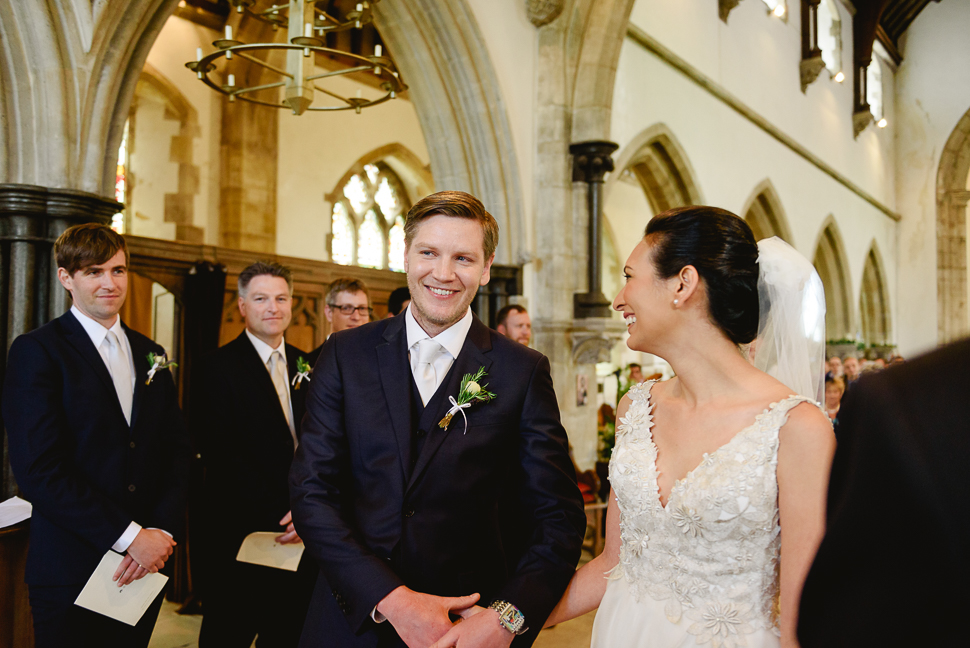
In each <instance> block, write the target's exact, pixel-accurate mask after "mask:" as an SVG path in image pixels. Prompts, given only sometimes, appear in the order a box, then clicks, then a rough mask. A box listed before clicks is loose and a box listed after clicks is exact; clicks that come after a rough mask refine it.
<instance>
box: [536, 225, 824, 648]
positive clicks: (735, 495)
mask: <svg viewBox="0 0 970 648" xmlns="http://www.w3.org/2000/svg"><path fill="white" fill-rule="evenodd" d="M624 273H625V276H626V285H625V286H624V287H623V289H622V290H621V291H620V293H619V294H618V295H617V296H616V299H615V300H614V302H613V306H614V308H615V309H616V310H618V311H621V312H622V313H623V316H624V318H625V320H626V322H627V325H628V327H629V331H630V338H629V341H628V344H629V346H630V348H631V349H634V350H637V351H643V352H646V353H652V354H654V355H657V356H660V357H662V358H664V359H665V360H667V361H668V362H669V363H670V364H671V366H672V367H673V369H674V371H675V372H676V377H675V378H673V379H671V380H669V381H667V382H659V383H658V382H655V381H649V382H646V383H643V384H641V385H638V386H636V387H634V388H633V389H631V390H630V392H629V393H628V394H627V395H626V396H625V397H624V398H623V400H622V401H621V403H620V405H619V410H618V419H617V420H618V425H617V435H616V448H615V450H614V452H613V457H612V460H611V462H610V484H611V486H612V490H611V493H610V499H609V508H608V510H607V540H606V549H605V551H604V552H603V553H602V554H601V555H600V556H598V557H596V558H595V559H593V560H592V561H590V562H589V563H587V564H586V565H585V566H583V567H582V568H581V569H580V570H579V571H577V572H576V575H575V576H574V577H573V579H572V581H571V582H570V585H569V588H568V589H567V591H566V593H565V595H564V596H563V599H562V600H561V601H560V603H559V604H558V606H557V607H556V609H555V610H554V611H553V613H552V615H551V616H550V618H549V620H548V621H547V623H546V625H554V624H556V623H561V622H562V621H565V620H567V619H570V618H573V617H575V616H578V615H580V614H584V613H586V612H588V611H590V610H593V609H595V608H597V607H598V608H599V611H598V612H597V615H596V620H595V622H594V626H593V646H594V647H606V646H609V647H610V648H632V647H642V648H672V647H674V646H693V645H703V646H712V647H713V648H721V647H725V648H733V647H735V646H749V647H752V648H769V647H772V648H774V647H777V646H785V647H786V648H788V647H794V646H797V640H796V638H795V627H796V622H797V619H796V618H795V617H796V614H797V610H798V600H799V594H800V592H801V587H802V583H803V581H804V579H805V575H806V573H807V571H808V568H809V565H810V564H811V561H812V557H813V556H814V554H815V550H816V548H817V546H818V543H819V541H820V540H821V537H822V533H823V529H824V521H825V492H826V482H827V476H828V468H829V464H830V462H831V458H832V454H833V452H834V449H835V437H834V435H833V433H832V426H831V425H830V424H829V422H828V420H827V419H826V417H825V415H824V414H823V413H822V411H821V410H820V409H819V408H818V406H817V403H816V401H817V399H818V395H819V390H820V386H821V384H822V382H821V381H822V362H823V360H824V339H825V337H824V315H825V308H824V295H823V293H822V290H821V284H820V282H819V281H818V276H817V274H815V272H814V270H813V269H812V267H811V265H810V264H809V263H808V261H807V260H805V259H804V257H802V256H801V255H799V254H798V253H797V252H796V251H795V250H794V249H792V248H790V247H789V246H788V245H787V244H785V243H783V242H781V241H780V240H778V239H768V240H766V241H762V242H761V244H760V245H759V244H756V243H755V240H754V236H753V234H752V233H751V229H750V228H749V227H748V225H747V224H745V222H744V221H743V220H742V219H740V218H738V217H737V216H735V215H734V214H731V213H730V212H727V211H724V210H721V209H716V208H712V207H698V206H694V207H685V208H679V209H674V210H670V211H667V212H664V213H662V214H659V215H658V216H656V217H654V218H653V219H652V220H651V221H650V222H649V224H648V225H647V228H646V232H645V235H644V238H643V240H642V241H640V243H639V244H638V245H637V247H636V248H635V249H634V250H633V253H632V254H631V255H630V258H629V260H628V261H627V264H626V267H625V269H624ZM756 337H757V342H756V343H755V344H754V345H752V346H756V347H757V353H756V354H755V362H754V363H752V362H749V360H748V358H747V355H746V353H747V347H748V345H749V344H750V343H752V341H753V340H755V338H756ZM759 367H760V368H759ZM765 368H767V369H768V371H767V372H766V371H764V369H765Z"/></svg>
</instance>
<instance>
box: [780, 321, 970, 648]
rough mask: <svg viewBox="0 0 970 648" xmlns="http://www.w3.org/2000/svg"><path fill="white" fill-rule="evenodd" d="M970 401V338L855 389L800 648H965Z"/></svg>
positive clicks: (842, 417) (844, 415)
mask: <svg viewBox="0 0 970 648" xmlns="http://www.w3.org/2000/svg"><path fill="white" fill-rule="evenodd" d="M967 394H970V340H965V341H962V342H958V343H955V344H952V345H950V346H947V347H944V348H942V349H939V350H937V351H935V352H933V353H930V354H928V355H926V356H923V357H922V358H919V359H916V360H912V361H909V362H906V363H905V364H901V365H894V366H892V367H890V368H888V369H886V370H885V371H881V372H879V373H875V374H872V375H869V376H864V377H863V378H860V379H859V381H858V382H857V383H856V384H855V385H854V386H853V388H852V389H851V390H849V391H848V392H846V395H845V399H844V401H843V404H842V407H841V409H840V411H839V421H840V427H839V447H838V450H836V453H835V459H834V462H833V465H832V475H831V479H830V482H829V502H828V525H827V530H826V533H825V538H824V539H823V540H822V544H821V546H820V547H819V550H818V553H817V554H816V557H815V562H814V563H813V564H812V567H811V570H810V571H809V574H808V578H807V579H806V581H805V587H804V589H803V591H802V601H801V610H800V613H799V621H798V639H799V641H800V642H801V645H802V648H823V647H824V648H838V647H841V646H845V647H849V646H851V647H852V648H859V647H866V646H873V647H876V646H878V647H879V648H888V647H892V646H900V647H902V646H906V647H909V646H957V645H965V644H966V641H967V633H966V630H965V628H964V625H963V622H962V621H963V614H964V613H965V611H966V609H967V606H968V605H970V594H968V593H967V592H968V591H967V583H968V582H970V553H968V551H970V470H968V467H970V400H968V399H967ZM783 532H784V531H783Z"/></svg>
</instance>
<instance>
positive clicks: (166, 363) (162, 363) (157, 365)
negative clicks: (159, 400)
mask: <svg viewBox="0 0 970 648" xmlns="http://www.w3.org/2000/svg"><path fill="white" fill-rule="evenodd" d="M148 364H149V365H151V369H149V370H148V380H146V381H145V384H146V385H150V384H152V378H154V377H155V372H156V371H161V370H162V369H171V368H173V367H177V366H178V363H177V362H172V361H170V360H166V359H165V354H164V353H163V354H161V355H155V354H154V353H149V354H148Z"/></svg>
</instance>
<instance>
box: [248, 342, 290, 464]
mask: <svg viewBox="0 0 970 648" xmlns="http://www.w3.org/2000/svg"><path fill="white" fill-rule="evenodd" d="M246 337H248V338H249V341H250V342H252V343H253V346H254V347H255V348H256V353H258V354H259V359H260V360H262V361H263V366H264V367H266V371H267V372H269V371H270V369H269V361H270V358H272V357H273V352H274V351H278V352H279V354H280V358H281V359H282V361H283V368H284V369H285V371H284V372H283V374H284V375H285V376H289V375H290V372H289V367H288V366H287V364H286V340H285V339H284V340H280V345H279V346H278V347H276V348H275V349H274V348H273V347H271V346H270V345H268V344H266V343H265V342H263V341H262V340H260V339H259V338H258V337H256V336H255V335H253V334H252V333H251V332H250V331H249V329H246ZM269 377H270V379H272V378H273V374H272V373H270V375H269ZM283 406H284V405H283V403H280V407H283ZM286 407H287V408H289V410H290V411H289V413H288V414H287V415H286V422H287V423H289V424H290V434H291V435H292V436H293V447H294V448H296V443H297V441H296V432H295V430H294V428H293V424H292V421H293V401H291V400H290V390H289V378H287V389H286Z"/></svg>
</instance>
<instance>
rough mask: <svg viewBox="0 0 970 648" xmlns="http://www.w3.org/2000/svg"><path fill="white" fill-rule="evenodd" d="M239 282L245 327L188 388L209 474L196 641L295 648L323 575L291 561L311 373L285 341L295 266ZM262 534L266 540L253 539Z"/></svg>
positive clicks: (248, 273)
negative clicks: (293, 499) (293, 480)
mask: <svg viewBox="0 0 970 648" xmlns="http://www.w3.org/2000/svg"><path fill="white" fill-rule="evenodd" d="M237 287H238V290H239V300H238V307H239V313H240V315H241V317H242V319H243V320H244V321H245V323H246V329H245V330H244V331H243V332H242V333H240V334H239V336H238V337H237V338H236V339H235V340H233V341H232V342H229V343H228V344H226V345H224V346H222V347H221V348H219V349H217V350H216V351H215V352H213V353H212V354H210V355H209V356H208V357H206V358H204V359H203V361H202V362H200V363H199V365H197V367H198V373H196V374H194V375H193V381H192V384H193V392H194V393H193V398H192V412H191V417H190V418H191V421H190V422H191V424H192V427H193V431H194V432H195V434H196V436H197V438H198V439H199V442H200V447H201V449H202V458H203V462H204V464H205V470H206V474H205V486H204V488H203V501H204V507H205V508H204V511H205V513H204V525H203V528H202V541H203V556H204V558H205V562H204V565H203V567H204V575H205V585H204V590H203V594H202V601H203V602H202V606H203V620H202V631H201V633H200V635H199V645H200V646H201V647H202V648H209V647H218V648H233V647H237V646H238V647H239V648H249V646H250V645H251V644H252V643H253V639H254V638H255V637H256V636H257V635H258V636H259V642H258V643H259V645H261V646H262V645H266V646H279V647H285V646H295V645H296V643H297V641H298V640H299V637H300V631H301V630H302V628H303V619H304V617H305V616H306V610H307V605H308V604H309V601H310V593H311V591H312V589H313V583H314V580H315V578H316V569H315V566H314V565H313V561H311V560H305V561H302V563H301V566H300V568H298V569H297V571H296V573H294V572H293V571H289V570H288V569H287V566H286V563H287V560H286V557H287V556H292V555H293V549H294V548H296V547H297V546H298V547H299V549H298V550H302V547H303V544H302V541H301V540H300V538H299V536H298V535H297V533H296V531H294V529H293V523H292V520H291V519H290V518H291V516H290V512H289V511H290V503H289V492H288V489H287V475H288V474H289V470H290V464H291V463H292V462H293V452H294V450H295V449H296V446H297V444H298V443H299V439H300V422H301V420H302V419H303V412H304V400H305V394H306V393H307V390H308V389H309V388H310V385H311V384H312V381H313V379H314V377H313V376H312V374H311V373H310V367H309V365H308V364H307V362H306V354H304V353H303V352H302V351H300V349H298V348H296V347H294V346H292V345H290V344H287V343H286V342H285V341H284V334H285V333H286V329H287V328H288V327H289V325H290V320H291V317H292V301H293V297H292V295H293V280H292V278H291V275H290V270H289V269H288V268H286V267H285V266H282V265H280V264H278V263H263V262H256V263H253V264H252V265H250V266H249V267H247V268H246V269H244V270H243V271H242V272H241V273H239V279H238V282H237ZM269 532H275V533H274V534H272V536H271V535H269ZM254 533H256V534H261V535H260V536H257V537H253V538H250V539H249V540H248V541H246V538H247V537H248V536H250V534H254ZM273 536H275V542H274V537H273ZM244 541H246V546H245V547H244V548H243V551H242V552H240V547H241V545H243V543H244ZM267 541H268V544H267ZM274 554H275V555H274ZM274 558H278V560H274ZM296 561H297V562H299V557H296ZM253 563H256V564H253ZM303 563H305V564H303Z"/></svg>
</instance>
